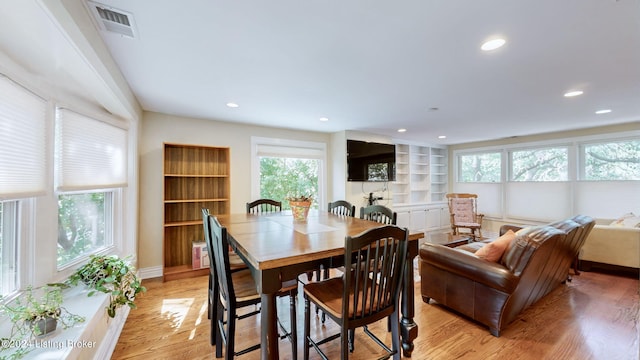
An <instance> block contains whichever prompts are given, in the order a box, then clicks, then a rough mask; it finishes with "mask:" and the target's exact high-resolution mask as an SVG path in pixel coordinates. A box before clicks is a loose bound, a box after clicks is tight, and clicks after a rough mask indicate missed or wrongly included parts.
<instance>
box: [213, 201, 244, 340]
mask: <svg viewBox="0 0 640 360" xmlns="http://www.w3.org/2000/svg"><path fill="white" fill-rule="evenodd" d="M202 226H203V232H204V240H205V244H206V246H207V251H208V253H209V293H208V296H207V297H208V299H207V318H208V319H210V320H211V339H210V342H211V345H216V342H215V340H216V339H215V331H214V329H215V328H216V327H215V319H213V312H214V309H215V308H216V306H215V303H214V301H215V300H216V299H217V298H218V283H217V282H216V274H215V266H213V264H212V261H213V253H212V248H210V246H209V244H210V243H211V230H210V229H209V209H207V208H202ZM229 268H230V269H231V271H232V272H233V271H238V270H242V269H246V268H247V264H245V262H244V261H243V260H242V259H241V258H240V256H238V254H236V253H235V252H233V251H230V252H229Z"/></svg>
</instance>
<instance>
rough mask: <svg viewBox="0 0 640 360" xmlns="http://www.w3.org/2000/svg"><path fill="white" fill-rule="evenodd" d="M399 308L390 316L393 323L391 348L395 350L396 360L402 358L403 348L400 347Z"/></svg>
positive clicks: (390, 321)
mask: <svg viewBox="0 0 640 360" xmlns="http://www.w3.org/2000/svg"><path fill="white" fill-rule="evenodd" d="M398 316H399V315H398V312H397V310H396V311H395V312H394V313H393V314H391V316H390V317H389V323H390V325H391V349H392V350H393V351H395V354H393V359H394V360H400V356H401V354H402V348H401V347H400V320H399V317H398Z"/></svg>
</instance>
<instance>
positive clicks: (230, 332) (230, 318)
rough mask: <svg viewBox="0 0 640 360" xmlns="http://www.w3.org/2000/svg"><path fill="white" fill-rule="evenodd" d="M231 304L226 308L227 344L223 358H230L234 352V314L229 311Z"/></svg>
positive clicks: (228, 359) (227, 359)
mask: <svg viewBox="0 0 640 360" xmlns="http://www.w3.org/2000/svg"><path fill="white" fill-rule="evenodd" d="M231 308H232V306H231V305H229V308H228V309H227V334H226V339H227V346H226V348H225V349H224V358H225V360H232V359H233V356H234V353H235V352H236V336H235V334H236V316H235V314H233V312H232V311H231Z"/></svg>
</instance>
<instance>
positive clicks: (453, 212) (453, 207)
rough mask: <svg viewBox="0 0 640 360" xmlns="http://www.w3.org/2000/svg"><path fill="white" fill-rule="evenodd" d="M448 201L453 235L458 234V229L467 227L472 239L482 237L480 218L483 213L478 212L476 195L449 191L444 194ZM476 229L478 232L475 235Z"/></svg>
mask: <svg viewBox="0 0 640 360" xmlns="http://www.w3.org/2000/svg"><path fill="white" fill-rule="evenodd" d="M446 198H447V200H448V202H449V215H450V216H451V230H452V231H453V235H457V234H460V231H459V229H460V228H463V229H469V230H470V231H471V236H473V238H474V239H480V238H482V218H483V217H484V214H478V195H476V194H465V193H449V194H447V195H446ZM476 230H477V231H478V234H477V235H476Z"/></svg>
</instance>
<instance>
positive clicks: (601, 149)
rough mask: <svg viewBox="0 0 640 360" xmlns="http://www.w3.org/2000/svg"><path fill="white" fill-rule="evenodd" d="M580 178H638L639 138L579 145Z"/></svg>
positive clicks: (639, 160)
mask: <svg viewBox="0 0 640 360" xmlns="http://www.w3.org/2000/svg"><path fill="white" fill-rule="evenodd" d="M581 150H582V159H583V161H584V165H583V167H582V170H583V176H582V180H640V140H624V141H614V142H605V143H597V144H586V145H583V146H582V147H581Z"/></svg>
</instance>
